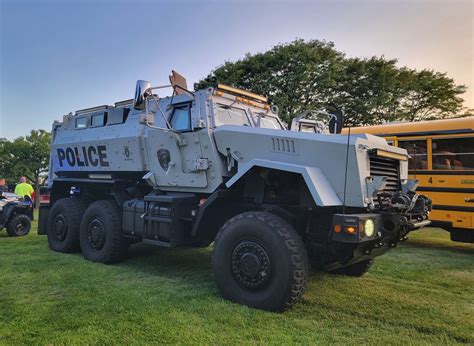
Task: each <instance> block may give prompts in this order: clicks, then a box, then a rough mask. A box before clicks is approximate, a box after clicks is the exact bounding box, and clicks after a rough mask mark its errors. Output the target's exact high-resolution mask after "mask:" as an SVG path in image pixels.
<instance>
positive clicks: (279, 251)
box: [212, 212, 308, 311]
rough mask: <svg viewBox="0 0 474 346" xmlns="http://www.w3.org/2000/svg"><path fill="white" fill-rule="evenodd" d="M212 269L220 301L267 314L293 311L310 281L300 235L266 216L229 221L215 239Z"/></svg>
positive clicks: (247, 215)
mask: <svg viewBox="0 0 474 346" xmlns="http://www.w3.org/2000/svg"><path fill="white" fill-rule="evenodd" d="M212 266H213V271H214V277H215V279H216V282H217V286H218V288H219V290H220V292H221V294H222V296H223V297H224V298H226V299H229V300H232V301H234V302H237V303H241V304H244V305H248V306H250V307H254V308H258V309H263V310H269V311H284V310H286V309H288V308H289V307H291V306H292V305H293V304H294V303H295V302H296V301H297V300H298V299H299V298H300V297H301V295H302V294H303V292H304V289H305V286H306V279H307V277H308V258H307V254H306V249H305V247H304V245H303V242H302V240H301V238H300V236H299V235H298V234H297V233H296V231H295V229H294V228H293V227H292V226H291V225H290V224H289V223H288V222H286V221H285V220H283V219H282V218H280V217H278V216H276V215H274V214H271V213H267V212H247V213H243V214H239V215H237V216H235V217H233V218H232V219H230V220H229V221H227V222H226V223H225V225H224V226H222V228H221V229H220V231H219V233H218V235H217V237H216V240H215V243H214V252H213V255H212Z"/></svg>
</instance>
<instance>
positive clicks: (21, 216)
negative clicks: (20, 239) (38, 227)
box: [0, 191, 33, 237]
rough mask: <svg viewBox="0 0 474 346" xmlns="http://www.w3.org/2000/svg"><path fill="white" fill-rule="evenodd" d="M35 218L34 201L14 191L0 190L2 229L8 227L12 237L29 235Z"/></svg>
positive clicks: (0, 227)
mask: <svg viewBox="0 0 474 346" xmlns="http://www.w3.org/2000/svg"><path fill="white" fill-rule="evenodd" d="M32 220H33V201H32V200H31V198H30V197H28V196H25V197H20V196H18V195H15V194H14V193H9V192H2V191H0V230H2V229H3V228H6V229H7V234H8V236H10V237H17V236H22V235H27V234H28V233H29V232H30V229H31V221H32Z"/></svg>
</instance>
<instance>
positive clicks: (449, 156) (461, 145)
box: [432, 137, 474, 170]
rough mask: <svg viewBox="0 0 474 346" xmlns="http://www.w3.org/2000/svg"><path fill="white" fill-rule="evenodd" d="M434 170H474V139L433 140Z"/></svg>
mask: <svg viewBox="0 0 474 346" xmlns="http://www.w3.org/2000/svg"><path fill="white" fill-rule="evenodd" d="M432 148H433V169H440V170H469V169H474V137H473V138H452V139H433V147H432Z"/></svg>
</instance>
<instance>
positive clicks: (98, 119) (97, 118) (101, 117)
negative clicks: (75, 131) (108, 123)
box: [91, 112, 107, 127]
mask: <svg viewBox="0 0 474 346" xmlns="http://www.w3.org/2000/svg"><path fill="white" fill-rule="evenodd" d="M106 114H107V113H105V112H104V113H100V114H94V115H93V116H92V117H91V127H98V126H104V125H105V118H106V117H105V115H106Z"/></svg>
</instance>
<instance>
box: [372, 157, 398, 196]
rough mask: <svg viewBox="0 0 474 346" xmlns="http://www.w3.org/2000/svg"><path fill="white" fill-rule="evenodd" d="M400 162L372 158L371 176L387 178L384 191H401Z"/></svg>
mask: <svg viewBox="0 0 474 346" xmlns="http://www.w3.org/2000/svg"><path fill="white" fill-rule="evenodd" d="M399 167H400V161H398V160H393V159H386V158H381V157H375V156H371V157H370V175H371V176H376V177H377V176H385V177H387V185H386V186H385V189H384V191H399V190H400V169H399Z"/></svg>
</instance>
